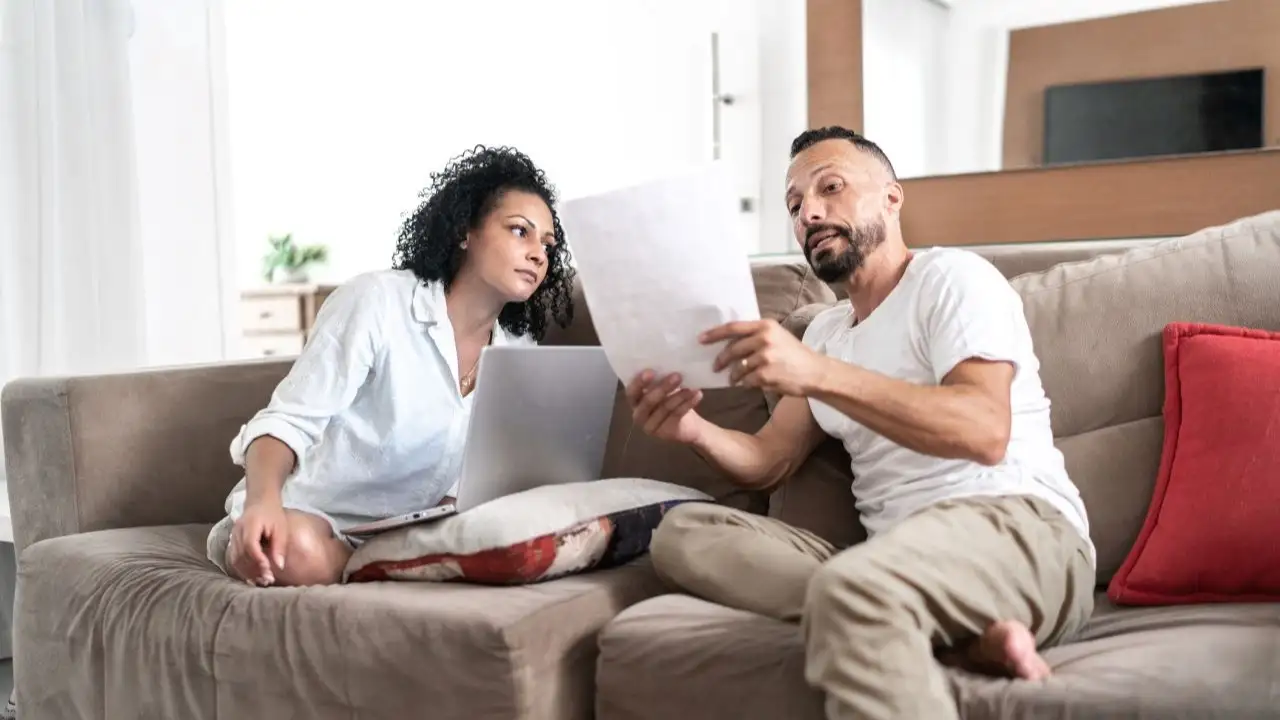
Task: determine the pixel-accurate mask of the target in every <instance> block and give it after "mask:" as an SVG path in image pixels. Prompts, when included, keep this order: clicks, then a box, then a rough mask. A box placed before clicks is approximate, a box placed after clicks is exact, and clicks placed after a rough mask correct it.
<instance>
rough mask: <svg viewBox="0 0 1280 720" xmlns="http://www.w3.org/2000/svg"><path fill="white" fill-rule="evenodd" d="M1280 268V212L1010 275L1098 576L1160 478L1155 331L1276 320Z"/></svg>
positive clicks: (1120, 548) (1271, 324) (1160, 376)
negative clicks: (1086, 520) (1085, 519)
mask: <svg viewBox="0 0 1280 720" xmlns="http://www.w3.org/2000/svg"><path fill="white" fill-rule="evenodd" d="M1277 276H1280V212H1271V213H1266V214H1263V215H1258V216H1256V217H1250V218H1245V219H1242V220H1239V221H1237V222H1233V223H1230V224H1228V225H1224V226H1221V227H1214V228H1208V229H1205V230H1202V231H1200V232H1198V233H1195V234H1192V235H1188V236H1187V237H1184V238H1177V239H1174V240H1166V241H1163V242H1160V243H1156V244H1154V245H1152V246H1150V247H1145V248H1139V249H1136V250H1131V251H1129V252H1127V253H1123V254H1120V255H1106V256H1102V257H1098V258H1095V259H1093V260H1087V261H1084V262H1077V263H1066V264H1063V265H1058V266H1055V267H1053V268H1051V269H1049V270H1046V271H1045V272H1042V273H1035V274H1029V275H1022V276H1020V277H1017V278H1014V279H1013V281H1012V284H1013V286H1014V288H1015V289H1016V290H1017V291H1018V293H1019V294H1020V295H1021V296H1022V301H1023V306H1024V309H1025V311H1026V315H1027V322H1028V324H1029V325H1030V327H1031V334H1032V337H1033V340H1034V342H1035V347H1036V354H1037V356H1038V357H1039V358H1040V364H1041V369H1040V374H1041V377H1042V379H1043V381H1044V387H1045V392H1046V393H1048V395H1049V398H1050V399H1051V400H1052V401H1053V410H1052V417H1053V430H1054V435H1055V436H1056V437H1057V438H1058V447H1059V448H1060V449H1061V450H1062V451H1063V454H1064V455H1066V458H1067V470H1068V472H1069V473H1070V474H1071V478H1072V480H1073V481H1075V483H1076V486H1077V487H1079V488H1080V494H1081V496H1082V497H1083V499H1084V502H1085V505H1086V507H1087V508H1088V511H1089V516H1090V524H1091V528H1090V531H1091V535H1092V536H1093V541H1094V544H1095V546H1096V547H1097V550H1098V581H1099V583H1103V584H1105V583H1107V582H1108V581H1110V579H1111V576H1112V575H1113V574H1114V573H1115V571H1116V569H1117V568H1119V566H1120V563H1121V562H1122V561H1123V559H1124V557H1125V555H1126V554H1127V553H1128V552H1129V548H1130V547H1131V546H1132V544H1133V541H1134V539H1136V538H1137V536H1138V530H1139V529H1140V528H1141V525H1142V518H1143V517H1144V516H1145V514H1146V509H1147V505H1148V504H1149V503H1150V500H1151V492H1152V488H1153V486H1154V484H1155V471H1156V469H1157V467H1158V466H1159V456H1160V442H1159V440H1158V438H1159V437H1161V434H1160V433H1159V432H1154V428H1155V427H1156V426H1158V425H1159V424H1160V414H1161V406H1162V403H1163V400H1164V392H1163V390H1164V360H1163V354H1162V352H1161V343H1160V335H1161V332H1162V331H1163V330H1164V327H1165V326H1166V325H1168V324H1169V323H1172V322H1199V323H1213V324H1221V325H1237V326H1243V327H1252V328H1257V329H1260V330H1280V296H1278V295H1277V293H1276V278H1277ZM1126 426H1128V427H1129V431H1127V432H1125V433H1123V437H1122V436H1118V435H1117V432H1116V431H1117V430H1119V429H1121V428H1125V427H1126ZM1124 437H1131V438H1133V439H1134V440H1135V442H1133V443H1130V442H1123V441H1120V440H1122V439H1123V438H1124ZM1153 438H1155V439H1156V441H1155V442H1154V443H1152V442H1148V441H1149V440H1151V439H1153Z"/></svg>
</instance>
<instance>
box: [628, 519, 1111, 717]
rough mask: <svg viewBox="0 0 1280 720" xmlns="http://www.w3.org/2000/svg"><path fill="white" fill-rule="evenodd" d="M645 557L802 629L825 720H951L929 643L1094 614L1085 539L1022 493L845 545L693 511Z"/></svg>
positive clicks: (1061, 624)
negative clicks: (1003, 624)
mask: <svg viewBox="0 0 1280 720" xmlns="http://www.w3.org/2000/svg"><path fill="white" fill-rule="evenodd" d="M650 553H651V555H652V559H653V564H654V567H655V568H656V569H657V571H658V573H659V574H660V575H661V576H662V577H663V578H664V579H665V580H666V581H667V582H669V583H670V584H672V585H674V586H676V587H678V588H680V589H682V590H684V591H686V592H688V593H690V594H693V595H696V596H699V597H702V598H704V599H707V600H710V601H712V602H716V603H719V604H722V605H727V606H730V607H735V608H738V609H742V610H750V611H753V612H757V613H760V614H762V615H767V616H770V617H774V618H778V619H780V620H787V621H800V622H802V626H803V631H804V636H805V655H806V662H805V675H806V679H807V680H808V682H809V683H810V684H812V685H814V686H815V687H817V688H820V689H821V690H823V691H824V692H825V693H826V698H827V700H826V711H827V717H828V718H831V719H832V720H836V719H844V718H885V719H888V718H894V719H895V720H908V719H912V718H921V719H923V720H946V719H947V718H956V717H958V713H957V710H956V706H955V701H954V700H953V698H952V696H951V692H950V690H949V687H948V684H947V679H946V674H945V672H944V671H943V669H942V666H941V665H940V664H939V663H938V661H937V660H936V659H935V655H934V652H935V650H936V649H939V648H951V647H956V646H962V645H964V644H965V643H966V642H968V641H969V640H972V639H973V638H975V637H976V636H978V635H980V634H981V633H982V632H983V630H985V629H986V627H987V626H988V625H990V624H991V623H992V622H995V621H997V620H1017V621H1020V622H1022V623H1024V624H1026V626H1027V627H1028V628H1030V630H1031V632H1032V633H1034V634H1035V636H1036V641H1037V643H1038V644H1039V645H1040V646H1042V647H1043V646H1048V645H1052V644H1054V643H1057V642H1060V641H1062V640H1063V639H1065V638H1067V637H1069V636H1070V635H1072V634H1073V633H1075V632H1076V631H1078V630H1079V629H1080V628H1081V626H1083V625H1084V622H1085V621H1086V620H1087V619H1088V618H1089V615H1090V614H1091V613H1092V612H1093V590H1094V585H1095V572H1094V568H1093V563H1092V561H1091V560H1090V552H1089V547H1088V545H1087V544H1086V543H1085V541H1084V539H1083V538H1081V537H1080V535H1079V533H1078V532H1077V531H1076V530H1075V528H1074V527H1073V526H1072V525H1071V524H1070V523H1069V522H1068V521H1067V519H1066V518H1065V517H1063V515H1062V514H1061V513H1060V512H1058V510H1057V509H1055V508H1054V507H1053V506H1051V505H1049V504H1048V503H1046V502H1044V501H1042V500H1039V499H1036V498H1031V497H989V498H969V499H963V500H951V501H947V502H943V503H939V504H937V505H934V506H931V507H929V508H926V509H925V510H922V511H921V512H919V513H916V514H915V515H912V516H911V517H909V518H907V519H905V520H903V521H902V522H901V523H899V524H898V525H896V526H894V527H893V528H891V529H890V530H888V531H886V532H884V533H881V534H879V535H877V536H875V537H874V538H872V539H871V540H868V541H867V542H865V543H862V544H860V545H857V546H854V547H852V548H849V549H847V550H843V551H839V550H838V549H837V548H835V547H833V546H831V545H830V544H829V543H827V542H826V541H824V540H822V539H821V538H819V537H817V536H815V535H813V534H811V533H808V532H806V531H804V530H800V529H797V528H794V527H791V526H789V525H787V524H785V523H783V522H780V521H778V520H773V519H770V518H766V517H760V516H758V515H751V514H748V513H745V512H741V511H738V510H733V509H730V508H725V507H721V506H718V505H710V504H702V503H690V504H686V505H682V506H679V507H677V508H675V509H673V510H672V511H671V512H670V513H668V515H667V517H666V518H665V519H664V520H663V522H662V524H661V526H659V528H658V530H657V532H656V533H655V534H654V537H653V542H652V544H651V546H650Z"/></svg>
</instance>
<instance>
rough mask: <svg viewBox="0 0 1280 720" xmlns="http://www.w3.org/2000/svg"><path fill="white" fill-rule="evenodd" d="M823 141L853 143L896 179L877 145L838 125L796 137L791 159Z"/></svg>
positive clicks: (809, 131) (806, 132)
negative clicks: (846, 141)
mask: <svg viewBox="0 0 1280 720" xmlns="http://www.w3.org/2000/svg"><path fill="white" fill-rule="evenodd" d="M823 140H848V141H849V142H851V143H853V145H854V147H856V148H858V149H859V150H861V151H862V152H865V153H867V154H869V155H871V156H872V157H874V158H875V159H877V160H879V161H880V163H881V164H882V165H884V167H885V169H886V170H888V171H889V177H891V178H893V179H894V180H895V181H896V180H897V179H898V174H897V173H896V172H894V169H893V163H891V162H889V156H888V155H886V154H885V153H884V150H881V149H880V146H879V145H877V144H875V143H873V142H871V141H870V140H868V139H866V138H865V137H863V136H861V135H859V134H858V133H856V132H854V131H852V130H850V129H849V128H845V127H840V126H839V125H828V126H827V127H820V128H814V129H812V130H805V131H804V132H802V133H800V134H799V135H797V136H796V139H795V140H792V141H791V159H793V160H794V159H795V157H796V156H797V155H799V154H800V153H802V152H804V151H805V150H808V149H809V148H810V147H811V146H813V145H816V144H817V143H820V142H822V141H823Z"/></svg>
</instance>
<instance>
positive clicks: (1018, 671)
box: [969, 620, 1052, 680]
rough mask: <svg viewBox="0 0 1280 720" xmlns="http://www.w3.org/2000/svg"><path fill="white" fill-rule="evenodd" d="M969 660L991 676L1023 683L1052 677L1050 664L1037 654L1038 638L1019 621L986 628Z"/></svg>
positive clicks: (1006, 621)
mask: <svg viewBox="0 0 1280 720" xmlns="http://www.w3.org/2000/svg"><path fill="white" fill-rule="evenodd" d="M969 656H970V658H971V659H972V660H973V661H975V662H977V663H978V664H979V665H981V666H983V667H984V668H989V669H990V671H991V672H999V673H1002V674H1007V675H1012V676H1013V677H1016V678H1022V679H1023V680H1043V679H1044V678H1047V677H1049V675H1051V674H1052V671H1051V670H1050V669H1049V663H1047V662H1045V661H1044V658H1042V657H1040V653H1038V652H1036V638H1035V636H1034V635H1032V634H1031V631H1030V630H1028V629H1027V626H1026V625H1023V624H1022V623H1020V622H1018V621H1016V620H999V621H996V622H993V623H991V624H990V625H988V626H987V629H986V631H985V632H983V633H982V637H980V638H978V640H977V642H975V643H973V645H972V646H970V648H969Z"/></svg>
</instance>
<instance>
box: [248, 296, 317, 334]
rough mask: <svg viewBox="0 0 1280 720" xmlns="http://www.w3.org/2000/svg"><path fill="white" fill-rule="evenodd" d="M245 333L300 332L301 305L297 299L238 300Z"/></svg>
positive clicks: (260, 298) (255, 298)
mask: <svg viewBox="0 0 1280 720" xmlns="http://www.w3.org/2000/svg"><path fill="white" fill-rule="evenodd" d="M240 324H241V327H242V328H243V329H244V331H245V332H272V331H279V330H302V303H301V302H299V300H298V298H297V297H294V296H291V297H250V298H243V299H241V300H240Z"/></svg>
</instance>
